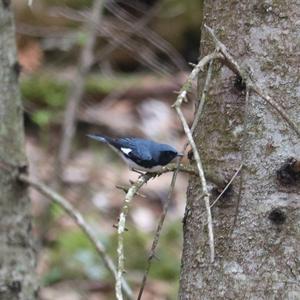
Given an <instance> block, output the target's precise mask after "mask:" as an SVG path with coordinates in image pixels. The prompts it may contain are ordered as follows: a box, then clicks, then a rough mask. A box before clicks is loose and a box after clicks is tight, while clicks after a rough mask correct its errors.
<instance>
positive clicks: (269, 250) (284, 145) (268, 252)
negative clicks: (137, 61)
mask: <svg viewBox="0 0 300 300" xmlns="http://www.w3.org/2000/svg"><path fill="white" fill-rule="evenodd" d="M204 2H205V3H204V22H205V23H206V24H208V25H209V26H210V27H212V28H213V29H214V30H215V33H216V35H217V36H218V37H219V38H220V39H221V41H222V42H223V43H224V44H225V45H227V47H228V49H229V50H230V52H231V53H232V54H233V56H234V57H235V58H236V59H237V61H238V62H239V63H240V64H241V65H244V66H249V67H250V68H251V69H252V72H253V77H254V78H255V79H256V81H257V83H258V84H259V85H260V86H261V87H262V88H263V89H264V91H265V92H267V93H268V94H269V95H270V96H271V97H272V98H273V99H275V100H277V102H279V103H280V104H281V105H282V106H283V107H284V109H285V110H286V112H287V113H288V115H289V116H290V117H291V118H292V119H293V120H295V121H296V123H297V124H298V126H300V124H299V116H300V105H299V97H300V87H299V77H300V69H299V61H300V55H299V31H300V27H299V15H300V6H299V2H297V1H296V0H295V1H292V0H290V1H288V0H285V1H246V0H240V1H232V0H226V1H225V0H224V1H220V0H216V1H212V0H210V1H204ZM297 47H298V48H297ZM213 49H214V48H213V43H212V42H211V38H210V36H209V35H208V33H207V32H205V30H203V32H202V39H201V47H200V51H201V56H204V55H206V54H208V53H209V52H211V51H212V50H213ZM203 82H204V75H203V74H202V75H201V76H200V78H199V84H200V86H203ZM200 90H201V89H200ZM194 138H195V141H196V143H197V147H198V149H199V151H200V154H201V157H202V160H203V164H204V166H205V168H206V169H209V170H210V172H213V173H215V174H218V175H219V176H222V177H223V178H227V179H229V178H230V176H232V175H233V174H234V172H235V170H236V169H237V168H238V167H239V165H240V164H241V163H243V164H244V168H243V170H242V171H241V173H240V175H239V177H238V178H237V179H236V180H235V182H234V183H233V186H232V188H233V191H232V192H231V193H230V194H227V196H226V197H225V198H223V199H221V200H220V201H219V202H218V204H217V205H216V206H215V207H213V208H212V214H213V225H214V234H215V250H216V259H215V263H214V264H210V262H209V247H208V241H207V224H206V212H205V205H204V203H203V201H202V200H201V186H200V185H199V178H198V177H192V178H191V179H190V183H189V187H188V191H187V198H188V199H187V205H186V211H185V218H184V226H183V227H184V246H183V254H182V268H181V276H180V291H179V296H180V299H192V300H194V299H300V284H299V282H300V259H299V258H300V227H299V224H300V209H299V208H300V197H299V196H300V186H299V181H298V182H296V183H295V182H290V184H288V183H287V184H283V183H282V182H280V181H279V180H278V179H277V178H276V172H277V170H278V169H279V168H280V167H281V166H282V164H283V163H284V161H285V160H286V159H287V158H288V157H291V156H294V157H296V158H298V159H300V141H299V137H297V136H296V134H295V132H294V131H293V130H292V129H291V128H290V127H289V126H288V125H287V123H286V122H285V121H284V120H283V119H282V118H281V117H280V116H279V115H278V114H277V113H276V112H275V111H274V109H272V108H270V106H268V105H267V104H266V103H265V102H264V101H263V100H262V99H261V98H260V97H258V96H257V95H255V94H254V93H250V97H249V99H248V101H247V103H246V101H245V91H241V90H240V89H239V88H238V87H236V86H235V76H234V75H233V74H232V72H231V71H230V70H229V69H227V68H226V67H224V66H223V67H222V66H221V64H220V63H216V64H214V69H213V77H212V82H211V88H210V90H209V93H208V99H207V104H206V106H205V109H204V111H203V115H202V119H201V120H200V124H199V125H198V127H197V129H196V131H195V136H194ZM212 200H213V199H212ZM237 208H238V210H237ZM235 219H236V220H235Z"/></svg>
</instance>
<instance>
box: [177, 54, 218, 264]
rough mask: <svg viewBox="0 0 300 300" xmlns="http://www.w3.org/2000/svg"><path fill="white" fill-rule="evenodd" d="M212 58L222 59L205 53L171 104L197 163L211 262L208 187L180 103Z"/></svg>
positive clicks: (213, 251) (211, 239) (211, 242)
mask: <svg viewBox="0 0 300 300" xmlns="http://www.w3.org/2000/svg"><path fill="white" fill-rule="evenodd" d="M214 59H223V55H222V54H220V53H217V52H213V53H210V54H208V55H206V56H205V57H203V58H202V59H201V60H200V61H199V63H198V64H197V65H196V66H195V68H194V69H193V70H192V72H191V73H190V75H189V77H188V79H187V81H186V83H185V85H184V86H183V87H182V89H181V90H180V93H179V95H178V97H177V99H176V101H175V103H174V104H173V107H175V109H176V112H177V114H178V116H179V119H180V121H181V123H182V126H183V129H184V132H185V134H186V136H187V138H188V141H189V143H190V145H191V147H192V150H193V153H194V158H195V161H196V165H197V169H198V172H199V176H200V181H201V186H202V191H203V199H204V202H205V208H206V213H207V223H208V240H209V247H210V261H211V262H214V259H215V247H214V234H213V224H212V216H211V210H210V204H209V193H208V187H207V183H206V178H205V175H204V170H203V166H202V162H201V158H200V154H199V151H198V149H197V147H196V144H195V141H194V139H193V135H192V132H191V130H190V128H189V126H188V123H187V121H186V119H185V117H184V115H183V113H182V111H181V105H182V102H184V101H186V100H187V94H188V92H189V90H190V88H191V86H192V82H193V80H195V79H196V77H197V76H198V74H199V72H200V71H203V69H204V67H205V65H207V64H208V63H210V62H211V61H212V60H214ZM208 82H209V81H208ZM203 97H204V96H203ZM200 114H201V111H200V112H199V116H200ZM194 124H196V123H194ZM195 127H196V125H194V128H195Z"/></svg>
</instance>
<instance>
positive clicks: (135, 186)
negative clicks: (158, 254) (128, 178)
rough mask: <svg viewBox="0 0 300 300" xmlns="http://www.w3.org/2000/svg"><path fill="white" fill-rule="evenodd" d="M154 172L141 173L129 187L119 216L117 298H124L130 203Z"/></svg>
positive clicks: (119, 299) (120, 299)
mask: <svg viewBox="0 0 300 300" xmlns="http://www.w3.org/2000/svg"><path fill="white" fill-rule="evenodd" d="M153 176H154V174H152V173H146V174H145V175H141V176H140V177H139V178H138V180H137V181H136V182H135V183H134V184H132V185H131V187H130V188H129V189H128V192H127V194H126V196H125V201H124V205H123V207H122V211H121V213H120V217H119V223H118V249H117V253H118V270H117V280H116V287H115V290H116V298H117V299H118V300H122V299H123V294H122V281H123V272H124V261H125V256H124V232H125V224H126V218H127V215H128V211H129V205H130V203H131V201H132V199H133V197H134V196H135V194H136V193H137V192H138V190H139V189H140V188H141V187H142V186H143V185H144V184H145V183H146V182H148V180H149V179H150V178H152V177H153Z"/></svg>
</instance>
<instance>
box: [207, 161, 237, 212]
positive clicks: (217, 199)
mask: <svg viewBox="0 0 300 300" xmlns="http://www.w3.org/2000/svg"><path fill="white" fill-rule="evenodd" d="M242 167H243V163H241V164H240V166H239V168H238V169H237V170H236V172H235V173H234V174H233V176H232V177H231V179H230V180H229V182H228V183H227V184H226V186H225V188H224V189H223V191H222V192H221V193H220V195H219V196H218V197H217V198H216V200H215V201H214V202H213V203H212V204H211V205H210V208H212V207H213V206H214V205H215V204H216V203H217V202H218V201H219V199H220V198H221V197H222V196H223V194H224V193H225V192H226V191H227V189H228V188H229V186H230V185H231V183H232V182H233V180H234V179H235V177H236V176H237V175H238V174H239V172H240V171H241V169H242Z"/></svg>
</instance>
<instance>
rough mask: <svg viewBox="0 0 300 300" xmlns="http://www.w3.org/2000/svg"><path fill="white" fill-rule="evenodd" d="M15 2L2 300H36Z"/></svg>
mask: <svg viewBox="0 0 300 300" xmlns="http://www.w3.org/2000/svg"><path fill="white" fill-rule="evenodd" d="M19 71H20V70H19V65H18V62H17V54H16V46H15V35H14V22H13V16H12V12H11V9H10V1H9V0H8V1H6V0H2V1H1V2H0V145H1V147H0V191H1V193H0V266H1V269H0V299H1V300H14V299H18V300H19V299H20V300H23V299H24V300H29V299H34V298H35V296H34V295H35V291H36V284H35V278H34V275H33V274H34V267H35V255H34V251H33V246H32V236H31V218H30V201H29V197H28V193H27V188H26V186H25V185H24V184H22V183H21V182H19V181H18V174H19V172H24V171H25V170H26V164H27V161H26V157H25V154H24V128H23V109H22V105H21V97H20V92H19V88H18V75H19V74H18V73H19Z"/></svg>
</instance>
